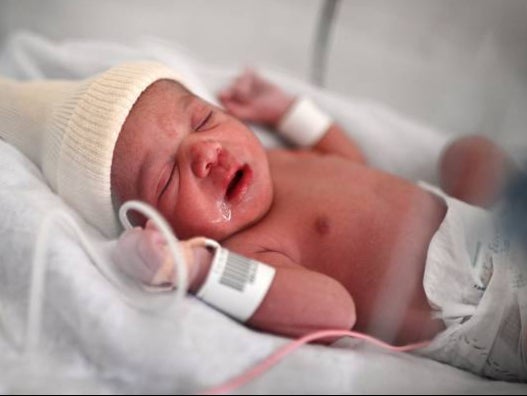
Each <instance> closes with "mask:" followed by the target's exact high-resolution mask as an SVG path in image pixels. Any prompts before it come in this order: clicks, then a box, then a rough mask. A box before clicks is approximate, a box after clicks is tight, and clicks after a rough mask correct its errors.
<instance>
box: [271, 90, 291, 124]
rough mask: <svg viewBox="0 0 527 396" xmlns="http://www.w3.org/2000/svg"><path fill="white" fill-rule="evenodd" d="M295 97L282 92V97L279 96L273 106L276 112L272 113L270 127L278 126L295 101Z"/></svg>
mask: <svg viewBox="0 0 527 396" xmlns="http://www.w3.org/2000/svg"><path fill="white" fill-rule="evenodd" d="M296 99H297V98H295V97H294V96H289V95H287V94H284V95H283V96H282V97H280V98H279V99H278V100H277V101H276V103H275V108H276V112H275V114H273V116H272V117H271V120H270V127H272V128H275V129H276V128H278V125H279V124H280V122H281V121H282V119H283V118H284V116H285V115H286V114H287V113H288V111H289V109H290V108H291V106H293V104H294V103H295V101H296Z"/></svg>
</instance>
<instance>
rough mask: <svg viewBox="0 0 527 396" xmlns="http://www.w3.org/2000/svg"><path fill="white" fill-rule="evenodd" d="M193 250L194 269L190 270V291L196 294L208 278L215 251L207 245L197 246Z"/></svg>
mask: <svg viewBox="0 0 527 396" xmlns="http://www.w3.org/2000/svg"><path fill="white" fill-rule="evenodd" d="M192 250H193V255H194V266H193V271H189V277H190V279H189V292H190V293H192V294H196V293H197V291H198V290H199V289H200V288H201V286H202V285H203V283H204V282H205V279H206V278H207V274H208V273H209V270H210V266H211V263H212V257H213V255H214V253H213V252H211V251H210V250H209V249H208V248H206V247H205V246H196V247H194V248H193V249H192Z"/></svg>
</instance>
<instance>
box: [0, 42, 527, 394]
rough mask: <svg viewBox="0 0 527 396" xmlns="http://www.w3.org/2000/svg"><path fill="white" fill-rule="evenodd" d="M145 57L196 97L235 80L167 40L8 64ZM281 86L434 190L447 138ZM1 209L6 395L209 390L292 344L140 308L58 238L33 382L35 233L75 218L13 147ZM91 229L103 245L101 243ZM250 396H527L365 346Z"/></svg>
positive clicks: (74, 67) (4, 65)
mask: <svg viewBox="0 0 527 396" xmlns="http://www.w3.org/2000/svg"><path fill="white" fill-rule="evenodd" d="M143 55H144V57H147V58H156V59H160V60H163V61H165V62H167V63H169V64H171V65H172V66H174V67H179V68H180V69H181V68H183V67H186V68H189V69H191V70H195V71H196V72H197V74H196V86H199V85H200V84H201V86H202V89H205V88H203V87H207V88H209V89H212V90H215V89H217V88H218V87H221V86H223V84H225V83H226V82H227V81H228V79H229V78H230V77H231V76H233V75H234V73H235V71H229V70H227V71H224V70H215V69H214V68H211V67H209V66H207V65H201V64H199V62H197V61H195V60H193V59H192V58H191V57H189V56H187V55H185V54H184V53H183V52H181V51H177V52H176V51H174V49H173V48H172V47H170V46H168V45H166V44H163V43H159V42H153V41H144V42H141V43H138V44H137V46H135V47H125V46H122V45H116V44H109V43H90V42H76V43H75V42H69V43H66V44H62V45H55V44H52V43H49V42H46V41H44V40H42V39H41V38H38V37H34V36H28V35H22V36H18V37H15V38H14V39H13V40H10V41H9V42H8V44H7V47H6V48H5V49H4V50H3V51H1V52H0V72H1V73H3V74H7V75H12V76H17V77H19V78H34V77H47V76H53V77H58V76H72V77H83V76H86V75H89V74H92V73H93V72H95V71H98V70H102V69H104V68H106V67H107V66H109V65H110V64H113V63H115V62H118V61H121V60H125V59H131V58H137V57H139V56H143ZM270 75H272V76H274V77H276V78H277V79H278V80H280V81H282V82H283V83H284V85H286V86H287V87H288V88H290V89H294V90H295V91H298V92H309V93H311V94H312V95H313V96H314V97H315V99H316V100H317V101H318V102H319V103H321V104H322V106H324V107H325V108H327V109H328V110H329V111H330V112H331V113H332V114H333V115H334V116H335V117H336V118H338V119H339V120H340V121H341V122H342V123H343V124H344V126H345V127H347V128H348V129H349V130H351V131H353V132H354V134H355V136H356V137H357V138H358V140H359V141H360V143H361V144H362V145H363V147H364V149H365V150H366V152H367V153H368V155H369V157H370V159H371V160H372V162H374V163H375V164H377V165H378V166H381V167H383V168H385V169H391V170H392V171H394V170H395V171H396V172H398V173H399V174H402V175H406V176H407V177H410V178H412V179H424V180H428V181H434V178H435V172H434V165H435V164H434V159H435V158H437V155H438V153H439V150H440V148H441V147H442V145H443V144H444V143H445V142H446V140H447V138H446V137H445V136H442V135H440V134H437V133H435V132H434V131H433V130H432V129H430V128H427V127H423V126H420V125H417V124H415V123H413V122H412V121H409V120H406V119H404V118H403V117H401V116H399V115H397V114H395V113H392V112H391V111H389V110H387V109H384V108H382V107H379V106H377V105H375V104H371V103H367V102H364V101H358V100H354V101H348V100H345V99H344V98H339V97H336V96H333V95H331V94H329V93H327V92H326V93H325V92H318V91H316V90H315V89H313V88H311V87H309V86H307V85H305V84H302V83H301V82H299V81H296V80H294V79H292V78H290V77H287V76H284V75H278V74H276V73H274V74H273V73H270ZM200 79H202V81H203V82H204V84H202V83H200V81H199V80H200ZM0 94H1V93H0ZM407 139H408V141H407ZM403 142H404V143H403ZM410 154H411V155H410ZM0 207H1V209H2V210H1V211H0V372H2V375H1V376H0V393H4V392H5V393H12V392H14V391H19V392H20V391H29V392H35V391H36V390H38V391H39V392H46V391H49V392H57V391H60V392H64V391H67V390H68V389H69V390H71V391H75V392H83V393H88V392H91V391H93V392H95V393H123V392H127V393H128V392H133V393H158V392H159V393H161V392H163V393H165V392H167V393H168V392H170V393H186V392H198V391H202V390H204V389H206V388H208V387H209V386H212V385H216V384H219V383H221V382H223V381H225V380H227V379H228V378H230V377H231V376H234V375H236V374H238V373H240V372H242V371H244V370H246V369H247V368H249V367H250V366H251V365H253V364H254V363H256V362H258V361H259V360H261V359H262V358H264V357H266V356H267V355H268V354H270V353H271V352H272V351H274V350H275V349H276V348H277V347H278V346H280V345H283V344H284V343H285V342H287V340H285V339H283V338H280V337H274V336H271V335H267V334H261V333H258V332H255V331H252V330H250V329H248V328H246V327H244V326H242V325H240V324H238V323H236V322H234V321H232V320H230V319H229V318H227V317H226V316H224V315H222V314H221V313H218V312H217V311H215V310H213V309H211V308H209V307H207V306H206V305H204V304H202V303H201V302H199V301H197V300H195V299H194V298H192V297H189V298H187V299H186V300H185V301H184V303H183V304H182V305H181V306H179V307H173V308H172V309H171V310H170V311H165V312H162V313H161V314H157V315H154V314H151V313H146V312H143V311H139V310H137V309H134V308H132V307H130V306H129V305H127V304H126V303H125V302H124V301H123V300H122V298H121V296H120V295H119V293H118V292H117V291H116V289H115V288H114V287H113V286H112V285H110V284H109V283H108V282H107V281H106V280H105V279H104V278H103V277H102V276H101V274H100V273H99V272H98V271H97V270H96V269H95V267H94V266H93V265H92V264H91V262H90V260H89V258H88V256H87V255H86V253H85V252H84V251H83V250H82V249H81V248H80V246H79V244H78V243H77V241H76V240H75V238H73V237H72V236H71V235H70V234H69V233H68V232H67V231H65V230H63V229H61V228H60V227H59V228H57V232H56V233H54V235H53V238H52V245H51V252H50V254H49V269H48V278H47V279H48V280H47V285H46V287H47V288H46V290H47V293H46V295H45V296H46V297H45V302H44V307H45V308H44V333H43V339H42V356H43V357H42V362H43V363H42V365H41V366H40V368H39V370H38V371H39V372H40V373H41V375H40V379H39V377H38V376H37V377H35V376H34V375H31V376H30V377H29V378H25V379H24V378H23V377H22V376H26V377H27V373H28V371H18V370H19V368H20V367H21V366H20V362H19V360H17V353H16V345H20V343H21V341H22V338H23V334H24V330H25V314H26V303H27V291H28V283H29V273H30V260H31V254H32V250H33V246H34V240H35V237H36V232H37V228H38V225H39V223H40V221H41V220H42V218H43V216H44V215H45V213H47V211H49V210H50V209H51V208H54V207H60V208H64V209H66V210H70V209H68V208H67V206H66V205H65V204H64V203H63V202H62V200H61V199H60V198H58V197H57V196H55V195H54V194H53V193H52V192H51V191H50V190H49V188H48V187H47V186H46V185H45V183H44V181H43V177H42V175H41V174H40V172H39V171H38V169H37V168H36V167H35V166H33V165H32V164H31V163H30V162H29V161H28V160H27V159H26V158H25V157H23V156H22V155H21V154H20V153H19V152H18V151H16V150H15V149H13V148H12V147H10V146H8V145H7V144H5V143H3V142H1V141H0ZM79 222H80V224H81V225H82V227H83V228H84V229H85V230H86V231H87V232H88V233H89V234H90V235H91V237H90V238H91V239H92V240H94V241H98V242H99V243H100V239H101V236H100V234H98V233H97V232H95V231H94V230H93V229H91V228H90V227H89V226H87V225H86V224H85V223H84V222H82V221H81V220H80V219H79ZM50 373H51V374H55V375H54V377H51V378H50V377H49V376H50ZM239 392H240V393H273V394H274V393H282V392H285V393H403V392H405V393H406V392H411V393H432V392H441V393H460V392H462V393H504V394H505V393H507V394H508V393H515V394H525V393H526V392H527V386H526V385H519V384H507V383H500V382H490V381H487V380H484V379H482V378H478V377H475V376H473V375H471V374H468V373H465V372H462V371H459V370H457V369H455V368H452V367H448V366H445V365H442V364H440V363H437V362H434V361H430V360H425V359H422V358H418V357H415V356H412V355H400V354H393V353H389V352H385V351H381V350H378V349H376V348H373V347H369V346H367V345H363V344H361V343H359V344H358V346H356V347H355V348H353V349H348V348H328V347H322V346H305V347H303V348H302V349H301V350H299V351H297V352H296V353H295V354H293V355H291V356H290V357H289V358H287V359H286V360H285V361H283V362H282V363H281V364H280V365H279V366H277V367H275V368H274V369H273V370H272V371H270V372H268V373H267V374H265V375H264V376H262V377H260V378H259V379H257V380H256V381H254V382H252V383H250V384H249V385H247V386H245V387H243V388H241V389H240V390H239Z"/></svg>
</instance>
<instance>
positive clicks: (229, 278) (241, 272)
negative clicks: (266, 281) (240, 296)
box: [220, 252, 257, 293]
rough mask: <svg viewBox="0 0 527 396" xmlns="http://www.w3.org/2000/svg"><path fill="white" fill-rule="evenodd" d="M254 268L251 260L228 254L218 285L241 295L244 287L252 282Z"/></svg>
mask: <svg viewBox="0 0 527 396" xmlns="http://www.w3.org/2000/svg"><path fill="white" fill-rule="evenodd" d="M256 267H257V264H256V263H255V262H253V261H252V260H250V259H248V258H245V257H243V256H239V255H237V254H234V253H230V252H229V253H228V256H227V262H226V263H225V269H224V271H223V274H222V275H221V278H220V283H221V284H222V285H224V286H227V287H230V288H232V289H234V290H237V291H239V292H240V293H243V291H244V290H245V286H246V285H247V284H249V283H252V282H254V278H255V275H256Z"/></svg>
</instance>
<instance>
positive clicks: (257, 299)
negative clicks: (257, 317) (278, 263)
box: [196, 239, 276, 322]
mask: <svg viewBox="0 0 527 396" xmlns="http://www.w3.org/2000/svg"><path fill="white" fill-rule="evenodd" d="M206 246H207V247H211V248H214V249H216V251H215V253H214V257H213V259H212V264H211V268H210V271H209V274H208V275H207V279H206V280H205V282H204V283H203V286H202V287H201V289H200V290H199V291H198V292H197V293H196V296H197V297H198V298H200V299H201V300H203V301H205V302H207V303H208V304H210V305H212V306H214V307H216V308H217V309H219V310H221V311H223V312H225V313H226V314H228V315H230V316H232V317H233V318H235V319H237V320H239V321H241V322H245V321H247V320H248V319H249V318H250V317H251V316H252V315H253V314H254V312H255V311H256V309H257V308H258V307H259V306H260V304H261V303H262V301H263V299H264V297H265V295H266V294H267V292H268V291H269V288H270V287H271V283H272V282H273V278H274V275H275V272H276V270H275V269H274V268H273V267H271V266H269V265H266V264H263V263H260V262H258V261H254V260H251V259H248V258H246V257H243V256H239V255H237V254H234V253H232V252H229V251H228V250H227V249H224V248H222V247H221V246H220V244H219V243H218V242H216V241H213V240H212V239H207V241H206Z"/></svg>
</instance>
